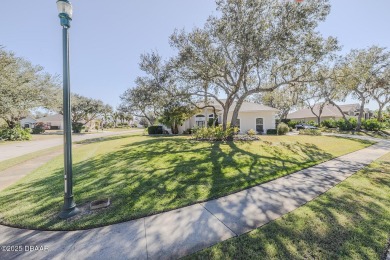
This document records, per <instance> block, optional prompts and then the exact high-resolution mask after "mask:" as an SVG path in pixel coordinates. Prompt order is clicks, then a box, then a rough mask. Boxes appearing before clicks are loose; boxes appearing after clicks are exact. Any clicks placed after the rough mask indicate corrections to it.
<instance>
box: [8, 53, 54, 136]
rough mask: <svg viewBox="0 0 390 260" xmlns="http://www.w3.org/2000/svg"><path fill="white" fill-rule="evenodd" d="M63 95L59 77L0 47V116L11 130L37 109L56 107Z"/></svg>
mask: <svg viewBox="0 0 390 260" xmlns="http://www.w3.org/2000/svg"><path fill="white" fill-rule="evenodd" d="M60 93H61V89H60V85H59V81H58V78H57V77H56V76H52V75H50V74H49V73H45V72H44V71H43V68H42V67H41V66H34V65H32V64H31V63H30V62H29V61H27V60H25V59H23V58H21V57H16V55H15V54H14V53H12V52H10V51H6V50H5V49H4V48H0V117H1V118H2V119H4V121H5V122H6V123H7V125H8V127H10V128H14V127H15V126H16V125H17V124H18V121H19V120H20V119H21V118H22V117H25V116H27V115H28V114H29V112H30V111H31V110H32V109H34V108H39V107H43V108H49V109H52V108H54V107H55V106H56V103H57V102H58V98H59V96H60Z"/></svg>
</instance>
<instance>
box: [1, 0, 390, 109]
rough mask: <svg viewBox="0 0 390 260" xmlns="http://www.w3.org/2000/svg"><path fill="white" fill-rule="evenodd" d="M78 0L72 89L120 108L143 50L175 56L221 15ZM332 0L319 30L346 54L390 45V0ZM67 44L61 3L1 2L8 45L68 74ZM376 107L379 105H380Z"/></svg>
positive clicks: (202, 1) (168, 5)
mask: <svg viewBox="0 0 390 260" xmlns="http://www.w3.org/2000/svg"><path fill="white" fill-rule="evenodd" d="M110 2H111V4H109V3H110ZM72 4H73V10H74V11H73V21H72V27H71V31H70V40H71V88H72V91H73V92H75V93H79V94H82V95H85V96H89V97H93V98H98V99H101V100H103V101H104V102H106V103H109V104H111V105H113V106H117V105H118V104H119V103H120V99H119V95H120V94H122V93H123V92H124V91H125V90H126V89H127V88H129V87H132V86H133V82H134V79H135V78H136V77H137V76H138V75H140V71H139V69H138V62H139V56H140V54H142V53H145V52H150V51H152V50H157V51H158V52H159V53H160V54H161V55H162V56H164V57H169V56H171V55H173V54H174V51H173V50H172V49H171V48H170V46H169V43H168V37H169V36H170V35H171V33H172V32H173V31H174V29H175V28H178V29H182V28H185V29H186V30H190V29H191V28H193V27H194V26H202V25H203V24H204V22H205V21H206V19H207V17H208V16H209V15H211V14H212V13H213V12H215V3H214V1H213V0H207V1H206V0H197V1H196V0H166V1H161V0H142V1H129V0H115V1H102V0H95V1H73V2H72ZM331 4H332V11H331V14H330V16H329V17H328V19H327V21H326V22H324V23H322V24H321V25H320V27H319V30H320V32H322V33H323V35H324V36H329V35H332V36H336V37H337V38H338V39H339V42H340V44H341V45H343V52H348V51H349V50H350V49H352V48H366V47H368V46H371V45H373V44H377V45H379V46H383V47H390V34H389V33H388V31H389V28H388V25H389V24H390V16H389V15H388V11H389V10H390V1H388V0H375V1H367V0H365V1H364V0H331ZM61 44H62V39H61V27H60V24H59V18H58V17H57V10H56V4H55V0H52V1H49V0H41V1H21V0H19V1H18V0H2V1H1V15H0V45H3V46H5V47H6V49H7V50H12V51H14V52H15V53H16V54H17V55H18V56H22V57H24V58H26V59H28V60H30V61H31V62H32V63H33V64H39V65H42V66H43V67H44V68H45V70H46V71H48V72H50V73H52V74H61V73H62V56H61V55H62V52H61V50H62V45H61ZM348 101H349V102H351V101H350V100H348ZM369 107H370V108H375V107H376V104H375V103H374V102H372V103H371V104H369Z"/></svg>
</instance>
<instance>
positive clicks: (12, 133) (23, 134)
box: [0, 126, 31, 141]
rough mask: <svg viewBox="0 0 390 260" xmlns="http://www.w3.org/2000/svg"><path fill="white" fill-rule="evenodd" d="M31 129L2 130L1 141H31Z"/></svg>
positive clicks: (0, 133) (0, 131)
mask: <svg viewBox="0 0 390 260" xmlns="http://www.w3.org/2000/svg"><path fill="white" fill-rule="evenodd" d="M30 139H31V134H30V129H28V128H27V129H22V128H20V126H17V127H15V128H3V129H0V140H5V141H24V140H30Z"/></svg>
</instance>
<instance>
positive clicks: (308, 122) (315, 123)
mask: <svg viewBox="0 0 390 260" xmlns="http://www.w3.org/2000/svg"><path fill="white" fill-rule="evenodd" d="M306 124H308V125H311V126H317V125H318V124H317V122H315V121H313V120H310V121H307V122H306Z"/></svg>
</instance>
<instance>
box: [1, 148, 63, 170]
mask: <svg viewBox="0 0 390 260" xmlns="http://www.w3.org/2000/svg"><path fill="white" fill-rule="evenodd" d="M59 149H62V146H56V147H52V148H48V149H45V150H41V151H38V152H33V153H29V154H25V155H22V156H19V157H16V158H12V159H8V160H5V161H2V162H0V172H1V171H3V170H5V169H8V168H10V167H12V166H15V165H18V164H21V163H24V162H26V161H28V160H32V159H34V158H38V157H41V156H45V155H48V154H50V153H52V152H54V151H57V150H59Z"/></svg>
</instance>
